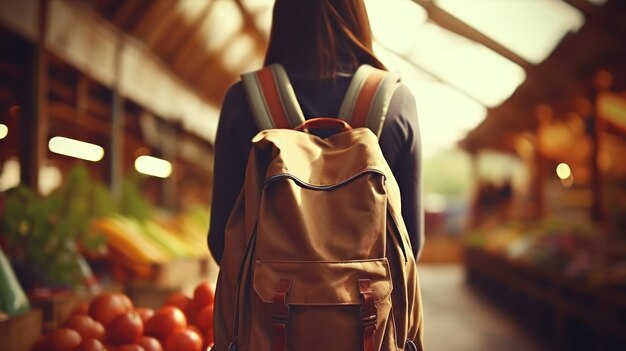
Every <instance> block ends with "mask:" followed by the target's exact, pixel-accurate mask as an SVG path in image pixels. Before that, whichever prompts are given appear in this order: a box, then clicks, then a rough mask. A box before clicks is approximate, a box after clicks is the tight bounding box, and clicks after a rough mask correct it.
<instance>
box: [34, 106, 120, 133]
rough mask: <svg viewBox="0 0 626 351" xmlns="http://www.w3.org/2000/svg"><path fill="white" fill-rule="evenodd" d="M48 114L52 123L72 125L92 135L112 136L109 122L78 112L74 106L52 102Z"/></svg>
mask: <svg viewBox="0 0 626 351" xmlns="http://www.w3.org/2000/svg"><path fill="white" fill-rule="evenodd" d="M48 113H49V115H50V117H51V120H52V121H54V120H60V121H64V122H68V123H71V124H72V125H75V126H77V127H78V128H79V129H84V130H86V131H88V132H90V133H95V134H99V135H107V136H108V135H110V127H111V126H110V123H109V122H107V121H106V120H103V119H102V118H100V117H97V116H94V115H92V114H90V113H87V112H77V111H76V110H75V108H74V107H72V106H68V105H66V104H63V103H60V102H55V101H50V102H49V104H48ZM46 137H47V135H46Z"/></svg>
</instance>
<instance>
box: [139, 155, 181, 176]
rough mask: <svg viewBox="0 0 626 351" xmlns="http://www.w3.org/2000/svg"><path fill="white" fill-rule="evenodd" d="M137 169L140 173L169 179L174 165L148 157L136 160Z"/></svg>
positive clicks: (140, 157)
mask: <svg viewBox="0 0 626 351" xmlns="http://www.w3.org/2000/svg"><path fill="white" fill-rule="evenodd" d="M135 169H136V170H137V172H139V173H143V174H147V175H150V176H154V177H159V178H167V177H169V176H170V174H172V164H171V163H170V162H169V161H166V160H163V159H160V158H156V157H152V156H146V155H144V156H139V157H137V159H135Z"/></svg>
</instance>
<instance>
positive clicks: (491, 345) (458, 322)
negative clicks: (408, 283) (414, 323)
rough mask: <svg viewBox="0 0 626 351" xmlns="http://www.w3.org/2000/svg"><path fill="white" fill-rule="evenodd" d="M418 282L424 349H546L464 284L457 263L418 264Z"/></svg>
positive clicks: (461, 271) (446, 350) (519, 350)
mask: <svg viewBox="0 0 626 351" xmlns="http://www.w3.org/2000/svg"><path fill="white" fill-rule="evenodd" d="M420 282H421V286H422V298H423V301H424V318H425V322H426V324H425V335H424V338H425V346H426V350H436V351H500V350H507V351H543V350H546V348H545V347H543V346H542V345H541V344H540V343H539V342H538V341H537V340H536V339H534V338H532V337H531V336H529V335H528V334H526V333H525V332H524V331H523V330H521V329H520V328H519V327H518V326H517V325H516V324H515V322H514V321H511V320H509V319H507V318H506V315H504V314H503V313H501V312H500V311H499V310H497V309H496V308H495V307H493V306H491V305H489V303H488V302H487V301H485V300H484V299H483V298H482V297H481V296H480V295H478V294H476V293H475V292H474V291H473V290H472V289H471V288H469V287H468V286H467V285H465V281H464V272H463V267H462V266H461V265H424V264H422V265H421V266H420Z"/></svg>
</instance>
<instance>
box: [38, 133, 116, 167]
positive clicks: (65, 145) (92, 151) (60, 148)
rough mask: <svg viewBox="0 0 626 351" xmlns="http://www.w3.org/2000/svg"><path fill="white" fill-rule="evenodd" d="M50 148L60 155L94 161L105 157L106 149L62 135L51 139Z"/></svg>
mask: <svg viewBox="0 0 626 351" xmlns="http://www.w3.org/2000/svg"><path fill="white" fill-rule="evenodd" d="M48 148H49V149H50V151H52V152H54V153H57V154H60V155H65V156H69V157H75V158H80V159H82V160H87V161H92V162H96V161H100V160H101V159H102V157H104V149H103V148H102V147H101V146H99V145H96V144H91V143H87V142H84V141H80V140H76V139H70V138H66V137H60V136H56V137H54V138H52V139H50V141H49V142H48Z"/></svg>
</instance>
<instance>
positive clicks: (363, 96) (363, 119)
mask: <svg viewBox="0 0 626 351" xmlns="http://www.w3.org/2000/svg"><path fill="white" fill-rule="evenodd" d="M383 78H385V76H384V73H383V72H381V71H372V72H371V73H370V75H369V77H367V80H366V81H365V83H364V84H363V86H362V88H361V91H360V92H359V96H358V97H357V98H356V103H355V104H354V109H353V110H352V123H351V124H352V126H353V127H354V128H358V127H365V126H366V124H367V117H368V115H369V111H370V106H371V105H372V101H373V99H374V95H375V94H376V91H377V90H378V87H379V86H380V83H381V82H382V81H383Z"/></svg>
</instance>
